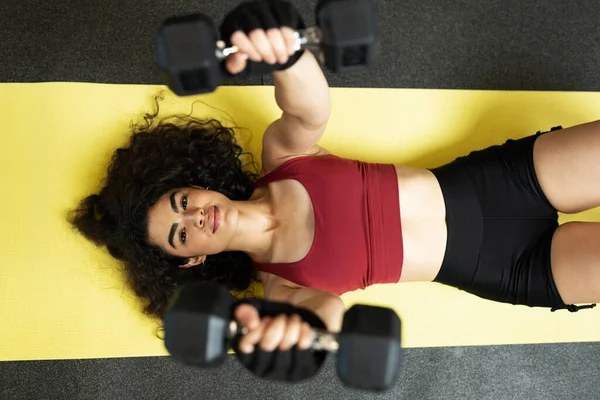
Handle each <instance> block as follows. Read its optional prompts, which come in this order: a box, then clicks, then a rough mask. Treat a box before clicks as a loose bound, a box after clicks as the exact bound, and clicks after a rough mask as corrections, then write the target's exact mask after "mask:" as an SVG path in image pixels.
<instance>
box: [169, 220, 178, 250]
mask: <svg viewBox="0 0 600 400" xmlns="http://www.w3.org/2000/svg"><path fill="white" fill-rule="evenodd" d="M177 226H178V224H173V225H172V226H171V231H170V232H169V244H170V245H171V247H172V248H175V244H174V243H173V236H175V232H176V231H177Z"/></svg>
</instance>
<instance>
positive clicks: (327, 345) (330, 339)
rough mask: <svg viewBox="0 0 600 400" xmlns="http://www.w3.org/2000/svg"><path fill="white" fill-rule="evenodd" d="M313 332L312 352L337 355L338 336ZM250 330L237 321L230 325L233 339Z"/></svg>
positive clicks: (321, 331) (230, 335) (314, 330)
mask: <svg viewBox="0 0 600 400" xmlns="http://www.w3.org/2000/svg"><path fill="white" fill-rule="evenodd" d="M312 331H313V333H314V335H315V339H314V341H313V343H312V345H311V347H310V348H311V350H315V351H321V350H325V351H329V352H331V353H335V352H337V351H338V349H339V347H340V345H339V343H338V340H337V335H335V334H333V333H331V332H327V331H324V330H321V329H315V328H312ZM247 334H248V328H246V327H245V326H244V327H241V326H240V325H239V324H238V323H237V322H236V321H231V322H230V323H229V337H230V338H233V337H235V336H237V335H247Z"/></svg>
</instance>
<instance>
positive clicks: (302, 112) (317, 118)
mask: <svg viewBox="0 0 600 400" xmlns="http://www.w3.org/2000/svg"><path fill="white" fill-rule="evenodd" d="M273 79H274V83H275V100H276V101H277V105H278V106H279V108H280V109H281V111H282V112H283V113H282V116H281V117H280V118H279V119H278V120H276V121H275V122H273V123H272V124H271V125H270V126H269V127H268V128H267V130H266V131H265V134H264V137H263V155H262V156H263V163H264V164H266V166H267V167H270V168H275V167H276V166H277V165H278V164H279V163H280V162H281V158H284V157H286V156H290V155H298V154H304V153H307V152H313V151H314V150H317V151H314V152H318V149H316V146H317V143H318V142H319V140H320V139H321V136H322V135H323V132H324V131H325V127H326V126H327V122H328V120H329V115H330V113H331V103H330V97H329V85H328V84H327V80H326V79H325V75H324V74H323V70H322V69H321V66H320V65H319V64H318V62H317V60H316V59H315V57H314V56H313V55H312V54H311V53H310V52H308V51H305V52H304V54H303V55H302V56H301V57H300V59H299V60H298V61H297V62H296V63H295V64H294V65H293V66H292V67H291V68H288V69H286V70H283V71H276V72H274V73H273Z"/></svg>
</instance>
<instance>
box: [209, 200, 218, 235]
mask: <svg viewBox="0 0 600 400" xmlns="http://www.w3.org/2000/svg"><path fill="white" fill-rule="evenodd" d="M220 216H221V213H220V212H219V209H218V208H217V206H212V207H211V208H210V222H211V224H210V225H211V227H212V232H213V233H215V232H216V231H217V229H219V225H220V223H219V219H220V218H219V217H220Z"/></svg>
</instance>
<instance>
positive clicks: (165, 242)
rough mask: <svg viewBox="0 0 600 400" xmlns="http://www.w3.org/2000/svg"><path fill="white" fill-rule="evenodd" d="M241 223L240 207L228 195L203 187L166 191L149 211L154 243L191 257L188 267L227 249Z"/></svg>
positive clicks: (182, 255) (151, 234) (177, 253)
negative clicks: (239, 222) (235, 205)
mask: <svg viewBox="0 0 600 400" xmlns="http://www.w3.org/2000/svg"><path fill="white" fill-rule="evenodd" d="M237 222H238V210H237V209H236V208H235V207H234V204H233V202H232V201H231V200H229V199H228V198H227V197H225V196H223V195H222V194H220V193H218V192H213V191H210V190H205V189H202V188H181V189H175V190H172V191H169V192H167V193H165V194H164V195H163V196H162V197H161V198H160V199H159V200H158V201H157V202H156V204H154V206H152V208H151V209H150V210H149V211H148V235H149V238H150V243H152V244H154V245H158V246H159V247H161V248H162V249H163V250H164V251H165V252H167V253H169V254H171V255H175V256H179V257H187V258H189V262H188V264H186V265H185V266H193V265H197V264H199V263H202V262H203V261H204V259H205V258H206V256H207V255H211V254H218V253H220V252H222V251H224V250H226V249H227V245H228V244H229V243H230V242H231V239H232V238H233V235H234V233H235V230H236V228H237Z"/></svg>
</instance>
